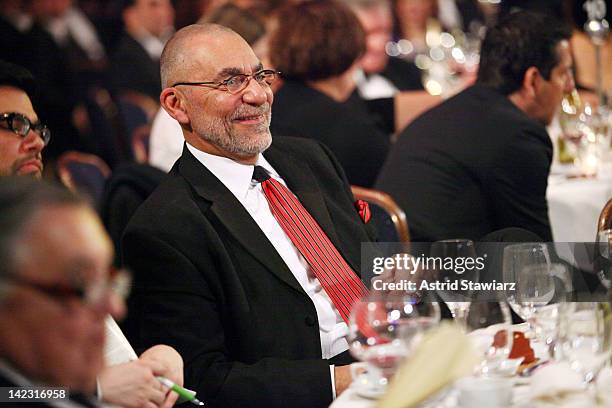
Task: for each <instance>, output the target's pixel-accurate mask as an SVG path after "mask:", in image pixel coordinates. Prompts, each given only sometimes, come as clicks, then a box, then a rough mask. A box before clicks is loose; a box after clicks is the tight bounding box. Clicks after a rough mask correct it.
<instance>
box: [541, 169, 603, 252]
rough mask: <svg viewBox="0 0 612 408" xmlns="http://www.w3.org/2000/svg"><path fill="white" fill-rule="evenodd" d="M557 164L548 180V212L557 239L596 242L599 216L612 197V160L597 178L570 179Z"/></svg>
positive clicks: (556, 240)
mask: <svg viewBox="0 0 612 408" xmlns="http://www.w3.org/2000/svg"><path fill="white" fill-rule="evenodd" d="M558 169H559V167H557V166H553V169H552V171H551V176H550V178H549V179H548V191H547V194H546V196H547V198H548V213H549V217H550V223H551V227H552V232H553V239H554V240H555V242H593V241H594V240H595V234H596V231H597V219H598V218H599V213H600V212H601V210H602V208H603V207H604V205H605V204H606V202H608V200H609V199H610V198H612V161H610V159H609V158H608V160H606V162H605V163H604V164H603V166H602V167H601V169H600V171H599V174H598V175H597V177H595V178H590V179H585V178H573V179H568V178H567V177H566V175H565V174H562V173H563V172H564V171H565V172H567V170H566V169H561V171H560V172H559V171H558Z"/></svg>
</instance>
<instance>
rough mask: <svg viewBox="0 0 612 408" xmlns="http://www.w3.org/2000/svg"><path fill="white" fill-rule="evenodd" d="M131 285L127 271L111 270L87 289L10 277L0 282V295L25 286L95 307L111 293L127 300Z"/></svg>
mask: <svg viewBox="0 0 612 408" xmlns="http://www.w3.org/2000/svg"><path fill="white" fill-rule="evenodd" d="M131 284H132V278H131V274H130V272H129V271H128V270H127V269H118V270H115V269H113V270H112V272H111V277H110V278H108V279H105V280H97V281H94V282H93V284H91V285H89V286H88V287H86V286H82V287H78V286H62V285H56V284H44V283H40V282H34V281H32V280H30V279H27V278H24V277H20V276H10V277H8V278H6V279H3V280H0V293H2V292H5V293H6V292H7V291H8V288H11V287H14V286H26V287H28V288H31V289H34V290H35V291H37V292H39V293H42V294H43V295H45V296H47V297H49V298H52V299H55V300H58V301H65V300H67V299H70V298H77V299H79V300H80V301H81V302H83V304H85V305H88V306H96V305H98V304H99V303H100V302H101V301H102V300H103V299H106V298H108V296H109V295H110V294H111V293H113V294H115V295H116V296H119V297H120V298H121V299H124V300H125V299H127V297H128V295H129V293H130V290H131Z"/></svg>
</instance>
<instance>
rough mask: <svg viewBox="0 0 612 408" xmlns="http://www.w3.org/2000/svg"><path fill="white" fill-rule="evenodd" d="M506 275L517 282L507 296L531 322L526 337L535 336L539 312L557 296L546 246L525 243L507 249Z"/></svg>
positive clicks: (505, 278)
mask: <svg viewBox="0 0 612 408" xmlns="http://www.w3.org/2000/svg"><path fill="white" fill-rule="evenodd" d="M503 276H504V282H506V283H515V287H514V290H508V291H507V292H506V298H507V300H508V303H509V304H510V307H511V308H512V310H514V311H515V312H516V314H518V315H519V316H520V317H521V318H522V319H523V320H525V321H526V322H527V327H528V329H527V332H526V333H525V334H526V336H527V337H528V338H534V337H535V325H536V320H537V311H538V309H540V308H542V307H543V306H546V305H547V304H548V303H549V302H550V301H551V300H552V299H553V296H554V295H555V280H554V279H553V277H552V275H551V262H550V256H549V254H548V248H547V247H546V245H544V244H540V243H525V244H515V245H509V246H507V247H506V248H504V260H503Z"/></svg>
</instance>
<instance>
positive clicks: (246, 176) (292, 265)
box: [187, 144, 348, 397]
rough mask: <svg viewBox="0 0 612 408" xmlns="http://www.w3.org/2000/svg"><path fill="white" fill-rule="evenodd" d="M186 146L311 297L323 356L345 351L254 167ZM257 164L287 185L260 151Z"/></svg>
mask: <svg viewBox="0 0 612 408" xmlns="http://www.w3.org/2000/svg"><path fill="white" fill-rule="evenodd" d="M187 148H188V149H189V151H190V152H191V153H192V154H193V155H194V156H195V157H196V158H197V159H198V160H199V161H200V162H201V163H202V164H203V165H204V166H206V168H208V170H210V171H211V172H212V173H213V174H214V175H215V177H217V178H218V179H219V181H221V182H222V183H223V184H224V185H225V187H227V189H228V190H229V191H231V193H232V194H233V195H234V196H235V197H236V199H237V200H238V201H239V202H240V203H241V204H242V206H243V207H244V208H245V209H246V210H247V212H248V213H249V214H250V215H251V217H252V218H253V220H254V221H255V222H256V223H257V225H258V226H259V228H260V229H261V231H262V232H263V233H264V234H265V235H266V237H267V238H268V240H269V241H270V243H271V244H272V246H274V248H275V249H276V251H277V252H278V254H279V255H280V256H281V258H282V259H283V261H284V262H285V264H286V265H287V267H288V268H289V270H290V271H291V272H292V273H293V275H294V276H295V279H296V280H297V281H298V282H299V284H300V286H302V288H303V289H304V292H306V294H307V295H308V296H309V297H310V299H311V300H312V302H313V304H314V306H315V309H316V310H317V318H318V320H319V331H320V333H319V334H320V338H321V355H322V357H323V358H325V359H329V358H331V357H334V356H336V355H338V354H340V353H342V352H343V351H346V350H347V349H348V342H347V339H346V336H347V335H348V327H347V325H346V323H345V322H344V320H343V319H342V317H341V316H340V313H339V312H338V311H337V310H336V308H335V307H334V305H333V303H332V301H331V300H330V298H329V296H328V295H327V293H325V291H324V290H323V288H322V287H321V284H320V283H319V280H318V279H317V278H316V277H315V276H314V275H313V274H312V272H311V271H310V267H309V266H308V263H307V262H306V260H305V259H304V258H303V257H302V255H301V254H300V253H299V251H298V250H297V248H296V247H295V246H294V245H293V243H292V242H291V240H290V239H289V237H288V236H287V234H285V231H283V229H282V227H281V226H280V224H279V223H278V221H276V218H274V216H273V215H272V212H271V211H270V207H269V206H268V202H267V201H266V197H265V195H264V193H263V189H262V187H261V184H260V183H257V182H254V181H253V180H252V176H253V169H254V168H255V167H254V166H252V165H246V164H241V163H238V162H235V161H233V160H231V159H228V158H226V157H221V156H214V155H211V154H208V153H204V152H202V151H200V150H198V149H196V148H195V147H193V146H191V145H189V144H187ZM257 165H258V166H262V167H263V168H265V169H266V170H267V171H268V173H269V174H270V175H271V176H272V177H273V178H274V179H275V180H277V181H278V182H280V183H282V184H283V185H285V186H286V185H287V184H286V183H285V181H284V180H283V179H282V178H281V176H280V175H279V174H278V172H276V170H274V168H273V167H272V166H271V165H270V163H268V161H267V160H266V159H265V158H264V157H263V155H261V154H260V155H259V157H258V158H257ZM330 372H331V375H332V388H334V389H333V394H334V397H335V395H336V392H335V387H334V370H333V366H331V367H330Z"/></svg>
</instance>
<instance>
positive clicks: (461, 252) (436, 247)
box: [430, 239, 479, 327]
mask: <svg viewBox="0 0 612 408" xmlns="http://www.w3.org/2000/svg"><path fill="white" fill-rule="evenodd" d="M430 257H432V258H435V260H436V262H435V272H436V278H437V280H438V282H440V283H443V284H449V285H450V284H452V283H456V284H457V285H458V286H457V289H456V290H450V289H448V288H446V287H445V288H443V289H440V290H438V294H439V295H440V297H441V298H442V300H444V302H445V303H446V305H447V306H448V309H449V310H450V312H451V314H452V315H453V319H455V322H457V323H458V324H459V325H460V326H461V327H465V315H466V313H467V311H468V309H469V307H470V301H471V295H472V291H470V290H469V289H464V288H462V286H461V281H471V282H478V279H479V272H478V270H477V269H475V268H467V267H466V266H465V265H466V263H465V260H466V259H475V258H476V248H475V247H474V242H473V241H471V240H469V239H448V240H443V241H436V242H434V243H433V244H432V245H431V251H430Z"/></svg>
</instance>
